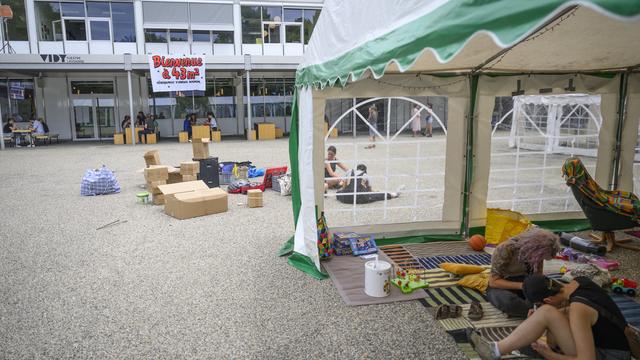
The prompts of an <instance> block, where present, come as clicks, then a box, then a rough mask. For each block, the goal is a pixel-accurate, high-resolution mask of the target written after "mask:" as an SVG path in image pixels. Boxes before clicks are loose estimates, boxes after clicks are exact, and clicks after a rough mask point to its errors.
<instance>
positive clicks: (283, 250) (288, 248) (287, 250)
mask: <svg viewBox="0 0 640 360" xmlns="http://www.w3.org/2000/svg"><path fill="white" fill-rule="evenodd" d="M294 240H295V236H292V237H290V238H289V240H287V242H285V243H284V244H283V245H282V247H280V250H278V256H289V255H291V253H293V243H294Z"/></svg>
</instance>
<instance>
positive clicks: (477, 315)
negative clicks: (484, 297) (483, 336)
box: [467, 301, 484, 321]
mask: <svg viewBox="0 0 640 360" xmlns="http://www.w3.org/2000/svg"><path fill="white" fill-rule="evenodd" d="M483 316H484V310H483V309H482V305H480V303H479V302H477V301H474V302H472V303H471V305H470V306H469V312H468V313H467V317H468V318H469V320H471V321H479V320H481V319H482V317H483Z"/></svg>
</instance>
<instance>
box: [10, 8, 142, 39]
mask: <svg viewBox="0 0 640 360" xmlns="http://www.w3.org/2000/svg"><path fill="white" fill-rule="evenodd" d="M0 1H2V0H0ZM35 5H36V6H35V8H36V21H37V23H38V39H39V40H41V41H62V40H68V41H73V40H76V41H80V40H82V41H84V40H87V32H89V33H90V39H91V40H111V39H113V41H115V42H135V41H136V35H135V20H134V15H133V4H132V3H127V2H108V1H87V2H86V3H82V2H58V1H36V3H35ZM85 6H86V12H85ZM100 18H103V19H100ZM109 19H111V24H109Z"/></svg>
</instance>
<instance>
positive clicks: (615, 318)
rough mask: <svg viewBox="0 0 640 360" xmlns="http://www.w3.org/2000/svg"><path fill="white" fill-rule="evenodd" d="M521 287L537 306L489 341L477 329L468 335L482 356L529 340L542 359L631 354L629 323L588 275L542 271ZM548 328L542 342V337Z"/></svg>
mask: <svg viewBox="0 0 640 360" xmlns="http://www.w3.org/2000/svg"><path fill="white" fill-rule="evenodd" d="M523 291H524V293H525V296H526V297H527V299H528V300H529V301H530V302H532V303H534V304H536V305H537V307H536V310H531V311H530V312H529V317H528V318H527V319H526V320H525V321H524V322H523V323H522V324H520V326H518V327H517V328H516V329H515V330H514V331H513V332H512V333H511V334H510V335H509V336H507V337H506V338H505V339H503V340H501V341H499V342H488V341H487V340H485V339H483V338H482V337H481V336H480V335H479V334H478V333H477V332H470V333H469V339H470V340H471V343H472V344H473V346H474V347H475V349H476V351H477V352H478V354H479V355H480V357H481V358H482V359H483V360H487V359H500V356H501V355H507V354H509V353H511V352H512V351H514V350H517V349H520V348H524V347H526V346H528V345H531V347H532V348H533V349H534V350H535V351H537V352H538V354H540V355H542V356H543V357H544V358H545V359H579V360H596V359H597V360H627V359H631V354H630V351H629V349H630V348H629V343H628V342H627V338H626V335H625V332H626V331H629V329H630V328H628V327H627V324H626V321H625V320H624V317H623V316H622V313H621V312H620V309H619V308H618V306H617V305H616V303H615V302H613V300H612V299H611V297H610V296H609V295H608V294H607V293H606V291H605V290H603V289H602V288H601V287H600V286H598V285H596V283H594V282H593V281H591V280H589V279H588V278H586V277H576V278H574V279H573V280H572V281H571V282H569V283H568V284H566V285H560V284H558V283H554V282H553V281H552V280H550V279H547V278H546V277H544V276H542V275H532V276H529V277H527V278H526V279H525V281H524V287H523ZM545 332H546V338H547V339H546V342H543V341H540V340H538V339H540V337H541V336H543V335H544V334H545Z"/></svg>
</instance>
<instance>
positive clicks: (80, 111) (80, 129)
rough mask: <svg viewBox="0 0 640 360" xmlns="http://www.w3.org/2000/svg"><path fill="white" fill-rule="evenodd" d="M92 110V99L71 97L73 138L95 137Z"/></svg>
mask: <svg viewBox="0 0 640 360" xmlns="http://www.w3.org/2000/svg"><path fill="white" fill-rule="evenodd" d="M93 110H94V109H93V99H73V115H74V124H75V126H74V129H73V130H74V139H94V138H95V137H96V133H95V121H94V119H95V114H94V111H93Z"/></svg>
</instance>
